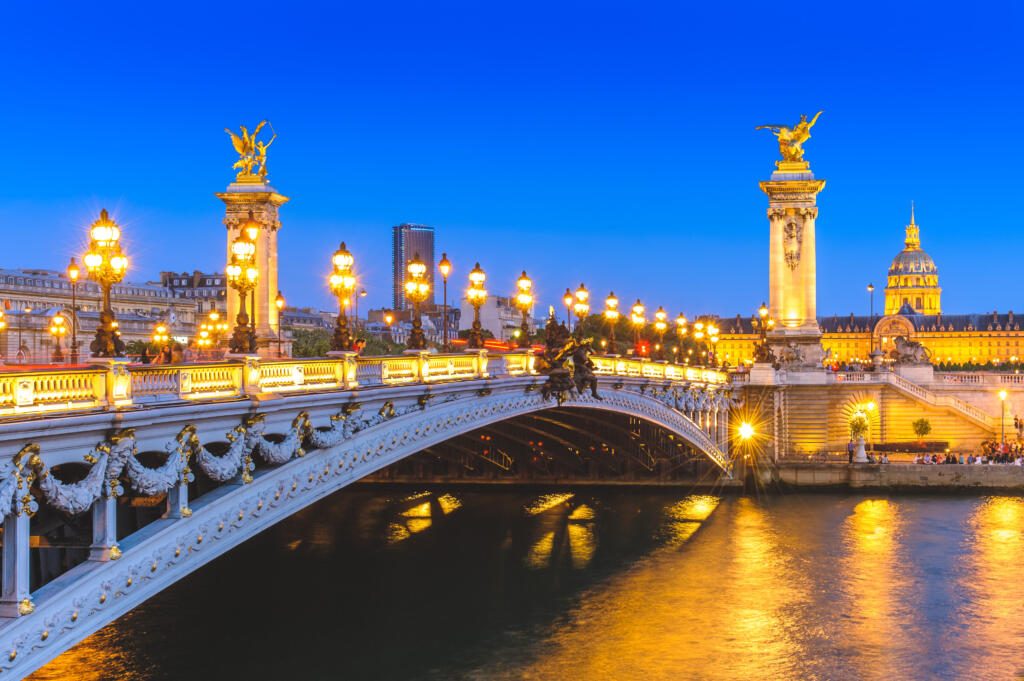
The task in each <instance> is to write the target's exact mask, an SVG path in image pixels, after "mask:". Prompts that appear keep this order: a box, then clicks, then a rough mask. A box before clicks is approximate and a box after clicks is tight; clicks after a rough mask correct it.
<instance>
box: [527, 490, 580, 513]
mask: <svg viewBox="0 0 1024 681" xmlns="http://www.w3.org/2000/svg"><path fill="white" fill-rule="evenodd" d="M574 496H575V495H574V494H573V493H572V492H561V493H557V494H542V495H540V496H539V497H537V498H536V499H534V500H533V501H531V502H530V503H529V504H527V505H526V506H524V507H523V510H524V511H525V512H526V513H527V515H540V514H541V513H544V512H545V511H550V510H551V509H553V508H554V507H556V506H558V505H559V504H564V503H565V502H567V501H569V500H570V499H572V498H573V497H574Z"/></svg>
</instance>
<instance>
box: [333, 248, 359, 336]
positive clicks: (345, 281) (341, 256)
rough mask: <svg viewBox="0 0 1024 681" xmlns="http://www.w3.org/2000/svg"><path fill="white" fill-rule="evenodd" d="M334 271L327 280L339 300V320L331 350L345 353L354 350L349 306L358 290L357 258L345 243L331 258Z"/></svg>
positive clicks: (335, 326) (336, 324)
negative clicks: (356, 275) (355, 273)
mask: <svg viewBox="0 0 1024 681" xmlns="http://www.w3.org/2000/svg"><path fill="white" fill-rule="evenodd" d="M331 263H332V264H333V265H334V271H333V272H332V273H331V276H330V277H328V278H327V282H328V283H329V284H330V286H331V291H332V292H333V293H334V295H335V296H336V297H337V298H338V320H337V322H336V323H335V325H334V337H333V338H332V339H331V350H333V351H335V352H343V351H346V350H351V349H352V334H351V333H349V330H348V306H349V305H351V304H352V292H353V291H355V290H356V277H355V275H354V274H352V265H354V264H355V258H353V257H352V254H351V253H349V252H348V249H347V248H345V242H344V241H342V242H341V246H339V247H338V250H336V251H335V252H334V255H333V256H332V257H331Z"/></svg>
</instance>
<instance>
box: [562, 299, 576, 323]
mask: <svg viewBox="0 0 1024 681" xmlns="http://www.w3.org/2000/svg"><path fill="white" fill-rule="evenodd" d="M575 301H576V298H575V297H574V296H573V295H572V291H570V290H569V289H565V293H564V294H563V295H562V303H563V304H564V305H565V328H567V329H570V330H571V329H572V304H573V303H574V302H575Z"/></svg>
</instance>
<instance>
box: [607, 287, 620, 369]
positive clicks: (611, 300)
mask: <svg viewBox="0 0 1024 681" xmlns="http://www.w3.org/2000/svg"><path fill="white" fill-rule="evenodd" d="M604 318H605V319H606V320H607V321H608V347H609V348H611V352H610V353H607V354H611V355H614V354H615V325H616V324H618V323H619V299H618V298H616V297H615V291H612V292H611V293H609V294H608V297H607V298H605V299H604Z"/></svg>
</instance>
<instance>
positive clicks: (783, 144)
mask: <svg viewBox="0 0 1024 681" xmlns="http://www.w3.org/2000/svg"><path fill="white" fill-rule="evenodd" d="M821 114H822V112H821V111H819V112H818V113H816V114H814V118H812V119H811V120H807V114H800V122H799V123H797V124H796V125H794V126H793V127H792V128H790V127H787V126H785V125H759V126H757V127H756V128H754V130H771V132H772V134H773V135H775V137H776V138H777V139H778V140H779V153H780V154H782V160H783V161H784V162H790V163H793V162H801V161H803V160H804V146H803V145H804V142H806V141H807V140H809V139H811V128H813V127H814V124H815V123H817V122H818V116H820V115H821Z"/></svg>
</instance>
